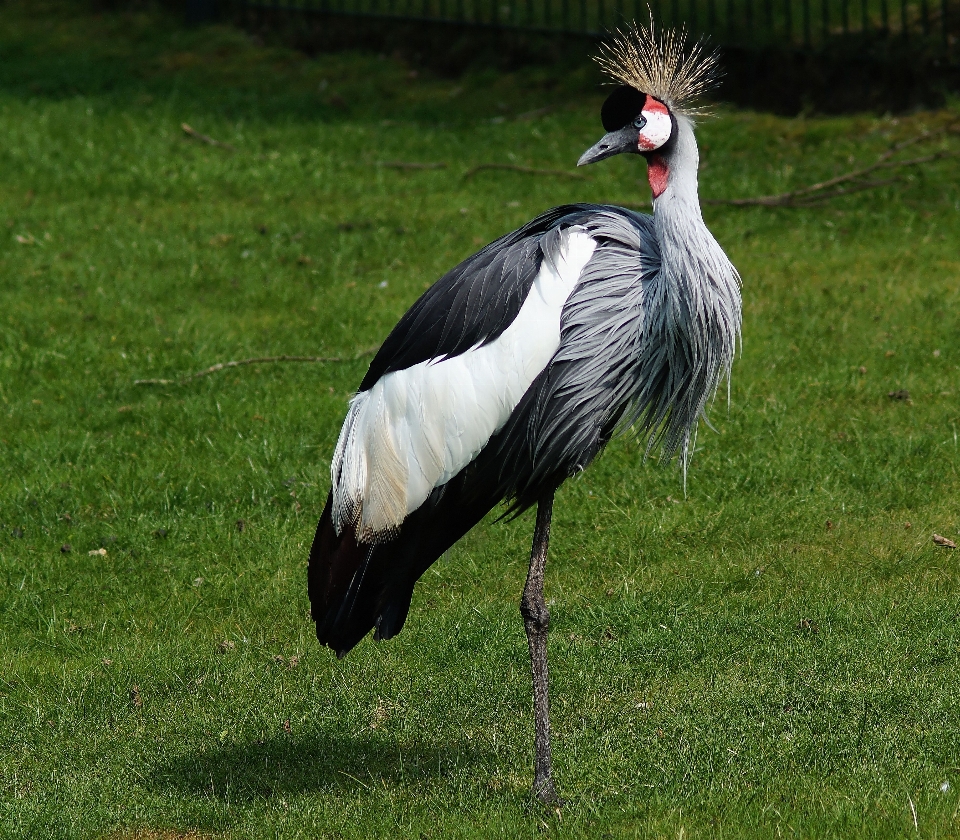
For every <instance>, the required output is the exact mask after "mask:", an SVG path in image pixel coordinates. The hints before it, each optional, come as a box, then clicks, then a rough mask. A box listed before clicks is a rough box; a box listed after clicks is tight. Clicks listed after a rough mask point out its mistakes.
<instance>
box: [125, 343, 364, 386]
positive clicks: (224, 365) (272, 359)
mask: <svg viewBox="0 0 960 840" xmlns="http://www.w3.org/2000/svg"><path fill="white" fill-rule="evenodd" d="M377 350H378V348H377V347H367V348H366V349H364V350H359V351H357V352H356V353H354V354H353V355H352V356H256V357H254V358H251V359H237V360H236V361H232V362H217V364H215V365H210V367H208V368H204V369H203V370H198V371H197V372H196V373H188V374H187V375H186V376H181V377H180V378H178V379H136V380H134V382H133V384H134V385H185V384H186V383H188V382H192V381H193V380H194V379H200V377H202V376H209V375H210V374H211V373H219V372H220V371H221V370H227V369H228V368H236V367H242V366H243V365H258V364H273V363H276V362H353V361H356V360H357V359H362V358H363V357H364V356H372V355H373V354H374V353H376V352H377Z"/></svg>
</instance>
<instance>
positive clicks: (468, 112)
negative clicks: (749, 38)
mask: <svg viewBox="0 0 960 840" xmlns="http://www.w3.org/2000/svg"><path fill="white" fill-rule="evenodd" d="M77 8H78V7H75V6H71V5H68V4H64V3H49V4H38V3H27V2H26V0H23V2H7V3H6V4H5V5H4V6H3V12H2V16H0V55H3V56H4V59H3V62H2V64H0V283H2V298H0V300H2V304H3V305H2V310H0V476H2V484H0V525H2V529H0V836H2V837H17V838H19V837H43V838H61V837H63V838H67V837H69V838H94V837H102V836H112V837H117V838H132V837H142V838H158V837H177V836H188V835H189V833H190V832H196V834H194V835H192V836H212V837H226V838H255V837H256V838H259V837H284V838H286V837H305V838H306V837H310V838H316V837H331V838H332V837H345V838H346V837H350V838H353V837H356V838H361V837H370V836H377V835H379V836H384V837H394V836H399V837H429V838H438V837H490V836H505V837H540V836H557V837H580V836H585V837H604V836H612V837H634V836H636V837H678V836H682V837H686V838H690V837H702V838H741V837H743V838H746V837H772V836H784V837H786V836H793V837H808V838H828V837H836V838H877V837H916V836H920V837H931V838H932V837H937V838H945V837H958V836H960V816H958V809H960V557H958V554H957V553H956V552H951V551H949V550H947V549H941V548H937V547H936V546H934V545H933V543H932V541H931V537H932V534H933V533H934V532H936V533H940V534H943V535H945V536H947V537H952V538H954V539H958V531H960V502H958V499H960V474H958V467H960V451H958V445H957V433H958V426H960V408H958V386H960V380H958V370H960V342H958V329H960V253H958V243H960V186H958V180H957V169H956V163H955V162H952V161H942V162H939V163H937V164H935V165H931V166H929V167H926V168H923V169H917V170H915V171H914V172H912V173H911V174H910V175H909V177H908V178H907V179H906V180H905V181H904V182H903V183H901V184H899V185H897V186H895V187H890V188H885V189H883V190H877V191H874V192H870V193H863V194H861V195H858V196H853V197H849V198H845V199H841V200H837V201H835V202H834V203H833V204H831V205H830V206H828V207H823V208H817V209H806V210H770V209H747V210H743V209H735V208H724V207H715V206H707V207H706V208H705V214H706V217H707V221H708V223H709V225H710V226H711V228H712V229H713V231H714V232H715V233H716V235H717V237H718V238H719V240H720V242H721V243H722V244H723V245H724V246H725V248H726V249H727V250H728V252H729V254H730V255H731V257H732V259H733V261H734V262H735V264H736V265H737V266H738V267H739V268H740V270H741V272H742V275H743V278H744V307H745V309H744V314H745V317H744V341H743V353H742V356H741V357H740V358H739V359H738V361H737V363H736V366H735V368H734V377H733V387H732V396H731V403H730V407H729V410H728V409H727V408H726V406H725V404H724V401H723V400H722V399H720V400H718V402H717V404H716V406H715V407H714V409H713V412H712V414H713V420H714V423H715V424H716V426H717V427H718V430H719V433H714V432H711V431H709V430H707V429H704V430H702V433H701V435H700V438H699V441H698V449H697V452H696V454H695V457H694V459H693V465H692V468H691V472H690V478H689V493H688V496H687V497H686V499H684V498H683V493H682V487H681V480H680V476H679V474H678V471H677V470H676V469H675V467H673V466H666V467H664V466H661V465H658V464H657V463H655V462H648V463H644V461H643V458H642V450H643V447H642V445H641V443H640V442H638V441H636V440H633V439H631V438H629V437H628V438H624V439H621V440H618V441H616V442H614V443H613V444H611V445H610V447H609V448H608V451H607V452H606V453H605V454H604V456H603V457H602V458H601V459H599V460H598V462H597V463H596V464H595V465H594V466H593V467H592V468H591V469H590V470H588V471H587V472H586V473H585V474H584V475H582V476H581V477H580V478H578V479H577V480H575V481H571V482H569V483H568V484H567V485H566V486H565V487H564V488H563V489H562V490H561V492H560V494H559V496H558V501H557V507H556V514H555V527H554V541H553V545H552V547H551V548H552V552H551V557H550V561H549V564H548V572H547V589H548V598H549V600H550V601H551V603H552V612H553V625H552V626H553V631H552V635H551V642H550V653H551V666H552V672H551V676H552V691H553V724H554V730H555V743H554V755H555V763H556V766H555V771H556V775H557V781H558V784H559V787H560V790H561V793H562V795H563V797H564V798H565V800H566V804H565V805H564V807H563V809H562V810H561V811H560V812H559V813H554V812H550V811H541V810H540V809H538V808H535V807H533V806H531V805H530V804H529V798H528V797H529V783H530V780H531V763H532V714H531V702H530V687H529V676H528V671H527V668H528V665H527V653H526V644H525V639H524V636H523V629H522V624H521V621H520V617H519V613H518V609H517V603H518V600H519V593H520V589H521V586H522V582H523V577H524V573H525V568H526V557H525V554H526V551H527V549H528V541H529V539H530V535H531V532H532V519H531V515H530V514H527V515H525V516H524V517H522V518H521V519H520V520H519V521H516V522H513V523H506V524H504V523H500V524H493V523H492V522H490V523H485V524H484V525H482V526H481V527H480V528H478V529H477V530H476V531H475V532H474V533H472V534H470V535H469V536H468V537H467V538H466V539H465V540H464V541H463V542H462V543H461V544H460V545H458V546H457V547H455V548H454V549H453V550H452V551H450V552H449V553H448V555H447V556H445V557H444V558H443V559H442V560H441V561H440V562H438V563H437V564H436V565H435V566H434V568H433V569H431V570H430V571H429V572H428V573H427V574H426V575H425V577H424V579H423V580H422V581H421V583H420V585H419V586H418V589H417V592H416V595H415V598H414V602H413V607H412V609H411V613H410V617H409V619H408V621H407V627H406V629H405V630H404V632H403V633H402V634H401V635H400V636H399V637H398V638H396V639H395V640H393V641H391V642H389V643H385V644H381V645H377V644H374V643H373V642H372V641H370V640H368V641H364V642H363V643H362V644H361V645H360V646H359V647H358V648H357V649H356V650H355V651H354V652H353V653H352V654H351V655H350V656H349V657H347V658H346V659H345V660H343V661H341V662H338V661H337V660H336V659H335V658H334V657H333V656H332V655H331V654H330V651H328V650H326V649H320V648H319V646H318V645H317V644H316V642H315V641H314V639H313V629H312V625H311V624H310V622H309V620H308V618H307V610H308V604H307V600H306V591H305V589H306V587H305V560H306V555H307V550H308V547H309V543H310V540H311V538H312V536H313V528H314V526H315V523H316V519H317V516H318V514H319V512H320V507H321V504H322V501H323V498H324V496H325V494H326V492H327V486H328V483H327V482H328V478H327V476H328V467H329V461H328V459H329V456H330V454H331V450H332V447H333V444H334V442H335V440H336V436H337V433H338V431H339V425H340V422H341V420H342V417H343V415H344V412H345V408H346V401H347V399H348V397H349V395H350V394H351V392H352V389H354V388H355V387H356V385H357V383H358V382H359V380H360V378H361V376H362V375H363V371H364V365H365V360H364V359H359V360H355V361H348V362H346V363H343V364H332V365H292V364H291V365H264V366H260V367H248V368H242V369H238V370H233V371H228V372H226V373H221V374H217V375H214V376H210V377H207V378H204V379H201V380H198V381H196V382H194V383H192V384H189V385H185V386H170V387H152V388H151V387H143V386H135V385H134V384H133V383H134V380H136V379H138V378H143V377H172V376H176V375H178V374H181V373H186V372H189V371H193V370H197V369H200V368H202V367H206V366H207V365H210V364H213V363H214V362H217V361H223V360H227V359H236V358H243V357H247V356H260V355H273V354H280V353H289V354H311V355H312V354H333V355H344V356H352V355H353V354H355V353H357V352H358V351H360V350H363V349H364V348H367V347H370V346H371V345H375V344H377V343H378V342H379V341H381V340H382V339H383V337H384V336H385V335H386V334H387V332H388V331H389V329H390V327H391V326H392V325H393V324H394V323H395V321H396V320H397V318H398V317H399V316H400V315H401V314H402V313H403V311H404V310H405V309H406V308H407V307H408V306H409V305H410V304H411V303H412V301H413V300H414V299H415V298H416V297H417V296H418V295H419V293H420V292H421V291H422V290H423V288H425V286H426V285H427V284H429V283H430V282H432V281H433V280H434V279H435V278H436V277H438V276H439V275H440V274H441V273H442V272H443V271H444V270H445V269H447V268H449V267H450V266H451V265H453V264H454V263H455V262H456V261H458V260H459V259H461V258H462V257H464V256H466V255H468V254H470V253H471V252H472V251H474V250H475V249H476V248H477V247H478V246H479V245H480V244H482V243H485V242H487V241H489V240H490V239H492V238H493V237H495V236H498V235H499V234H501V233H503V232H505V231H507V230H509V229H511V228H514V227H516V226H518V225H519V224H521V223H522V222H523V221H525V220H526V219H528V218H530V217H532V216H533V215H535V214H536V213H539V212H541V211H542V210H544V209H546V208H547V207H550V206H552V205H555V204H558V203H562V202H567V201H613V202H618V201H620V202H634V203H642V202H645V201H646V200H647V196H648V190H647V187H646V182H645V177H644V168H643V164H642V162H641V161H638V160H636V159H632V160H625V159H623V160H620V159H618V160H613V161H610V162H607V163H604V164H601V165H598V166H596V167H592V168H591V169H590V170H589V171H587V172H586V173H585V174H587V175H589V180H584V181H577V180H573V179H564V178H553V177H542V176H529V175H523V174H520V173H515V172H505V171H487V172H481V173H479V174H477V175H476V176H474V177H473V178H471V179H469V180H465V179H464V178H463V175H464V173H465V172H466V171H467V170H468V169H469V168H470V167H471V166H474V165H476V164H478V163H484V162H500V163H509V162H516V163H519V164H524V165H533V166H538V167H544V168H561V169H565V170H570V171H573V163H574V162H575V161H576V159H577V157H578V155H579V154H580V152H582V150H583V149H585V148H586V147H587V146H589V145H591V144H592V143H593V142H595V140H596V139H597V138H598V134H599V131H600V129H599V120H598V116H597V113H598V106H599V103H600V101H601V96H602V94H601V93H599V92H596V91H594V90H593V89H592V87H591V85H592V84H593V80H594V78H595V77H593V76H592V75H591V71H589V70H574V71H571V73H570V74H569V75H567V76H564V77H562V78H559V79H558V78H556V76H555V75H554V74H553V73H551V72H548V71H546V70H527V71H523V72H519V73H517V74H514V75H491V74H484V73H481V72H476V73H474V74H471V75H468V76H466V77H464V78H462V79H457V80H449V79H441V78H432V77H429V76H428V75H426V74H423V73H421V74H419V75H418V76H417V77H416V78H412V77H411V76H410V68H408V67H405V66H401V65H400V64H398V63H396V62H395V61H393V60H392V59H389V58H380V57H377V56H375V55H362V54H341V55H325V56H318V57H315V58H306V57H303V56H301V55H297V54H293V53H289V52H286V51H284V50H282V49H279V48H274V47H270V46H258V45H257V44H255V43H252V42H251V41H250V40H249V39H247V38H246V37H245V36H244V35H242V34H240V33H237V32H235V31H232V30H228V29H217V28H211V29H200V30H193V31H186V30H182V29H179V28H178V27H177V25H176V22H175V21H173V20H170V19H166V18H164V17H162V15H158V14H156V13H154V12H150V11H144V12H140V13H138V14H137V15H133V16H118V15H110V14H106V15H102V16H95V15H92V14H88V13H85V12H82V11H78V10H77ZM546 106H550V107H553V108H554V110H552V111H550V112H549V113H546V114H541V115H539V116H536V117H535V118H532V119H526V120H516V119H514V117H515V115H517V114H520V113H524V112H529V111H534V110H536V109H539V108H543V107H546ZM954 116H955V114H954ZM949 117H950V115H949V114H946V113H943V114H933V113H918V114H914V115H912V116H909V117H904V118H902V119H900V120H899V121H898V120H894V119H891V118H874V117H870V116H860V117H849V118H842V119H805V120H782V119H777V118H773V117H769V116H764V115H759V114H751V113H743V112H736V111H732V110H729V109H721V111H720V113H719V116H718V118H716V119H714V120H712V121H708V122H705V123H704V124H703V126H702V128H701V130H700V137H701V143H702V149H703V172H702V176H701V181H702V192H703V194H704V196H705V197H721V196H739V195H753V194H763V193H768V192H771V191H776V190H779V189H784V188H787V187H789V186H796V185H801V184H804V183H808V182H811V181H813V180H816V179H818V178H821V177H825V176H830V175H832V174H835V173H837V172H840V171H843V170H845V169H847V168H850V167H852V165H853V164H852V163H851V161H869V160H871V159H872V156H873V155H874V154H875V153H877V152H878V151H880V150H882V149H883V148H885V147H886V145H887V144H888V143H889V142H890V140H891V139H898V138H902V137H906V136H910V135H911V134H913V133H915V132H917V131H918V130H920V128H921V126H934V125H939V124H942V123H943V122H944V121H945V120H946V119H948V118H949ZM504 118H505V119H504ZM182 122H187V123H189V124H190V125H192V126H194V127H195V128H196V129H197V130H199V131H202V132H204V133H206V134H209V135H211V136H213V137H215V138H217V139H219V140H221V141H223V142H226V143H230V144H232V145H233V146H234V147H235V148H236V151H235V152H229V151H227V150H224V149H222V148H213V147H210V146H206V145H203V144H199V143H197V142H196V141H192V140H189V139H187V138H185V137H184V135H183V134H182V132H181V130H180V128H179V126H180V123H182ZM390 160H408V161H429V162H437V161H444V162H447V163H448V167H447V168H446V169H440V170H427V171H413V172H402V171H396V170H391V169H387V168H383V167H379V166H377V163H378V162H383V161H390ZM23 243H25V244H23ZM935 351H939V353H937V352H935ZM861 366H863V367H864V368H865V369H866V373H860V372H859V368H860V367H861ZM898 389H908V390H909V392H910V395H911V400H910V401H909V402H904V401H894V400H891V399H889V398H888V397H887V394H888V392H890V391H895V390H898ZM678 499H679V500H680V501H678ZM238 520H243V522H244V528H243V530H242V531H241V530H239V529H238V526H237V522H238ZM828 520H829V522H830V523H831V525H830V527H828V525H827V522H828ZM908 522H909V523H910V525H909V526H908V525H907V523H908ZM163 534H165V536H163ZM65 544H69V545H70V546H71V547H72V550H71V551H70V552H69V553H62V552H61V546H63V545H65ZM101 547H103V548H104V549H105V550H106V554H105V555H102V554H92V555H91V554H90V553H89V552H91V551H95V550H97V549H99V548H101ZM804 620H808V621H807V622H806V623H803V622H804ZM809 622H813V625H810V623H809ZM813 628H815V630H814V629H813ZM224 643H228V644H224ZM945 783H946V784H945ZM911 808H912V809H915V814H916V827H915V824H914V816H913V812H912V810H911ZM164 832H167V833H164Z"/></svg>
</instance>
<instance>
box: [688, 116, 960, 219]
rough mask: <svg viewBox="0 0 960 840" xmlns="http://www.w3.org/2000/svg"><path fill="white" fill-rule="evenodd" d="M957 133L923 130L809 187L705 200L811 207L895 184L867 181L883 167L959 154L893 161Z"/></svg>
mask: <svg viewBox="0 0 960 840" xmlns="http://www.w3.org/2000/svg"><path fill="white" fill-rule="evenodd" d="M958 132H960V123H951V124H950V125H946V126H943V127H942V128H939V129H937V130H936V131H930V132H924V133H923V134H918V135H917V136H916V137H910V138H908V139H907V140H901V141H900V142H899V143H894V144H893V145H892V146H891V147H890V148H889V149H887V150H886V151H885V152H884V153H883V154H881V155H880V157H879V158H877V161H876V162H875V163H872V164H870V165H869V166H863V167H861V168H860V169H854V170H853V171H852V172H846V173H844V174H843V175H837V176H836V177H835V178H829V179H828V180H826V181H820V182H819V183H816V184H811V185H810V186H809V187H801V188H800V189H796V190H789V191H787V192H783V193H779V194H778V195H761V196H757V197H756V198H709V199H705V200H704V204H729V205H732V206H734V207H757V206H759V207H809V206H811V205H814V204H819V203H820V202H822V201H828V200H829V199H831V198H838V197H839V196H841V195H850V194H851V193H855V192H861V191H863V190H872V189H875V188H877V187H883V186H886V185H888V184H894V183H897V179H896V178H885V179H882V180H874V181H869V180H864V178H865V176H866V175H870V174H872V173H874V172H879V171H881V170H889V169H903V168H904V167H907V166H919V165H921V164H924V163H933V162H934V161H936V160H943V159H944V158H951V157H957V156H958V155H960V151H956V150H950V151H940V152H934V153H932V154H929V155H923V156H921V157H916V158H909V159H907V160H890V158H892V157H893V156H894V155H896V154H897V153H898V152H902V151H903V150H904V149H906V148H909V147H910V146H915V145H916V144H917V143H925V142H927V141H928V140H934V139H936V138H937V137H942V136H943V135H945V134H956V133H958Z"/></svg>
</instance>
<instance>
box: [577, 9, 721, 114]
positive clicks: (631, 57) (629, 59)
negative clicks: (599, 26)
mask: <svg viewBox="0 0 960 840" xmlns="http://www.w3.org/2000/svg"><path fill="white" fill-rule="evenodd" d="M600 50H601V54H600V55H598V56H596V58H595V60H596V62H597V63H598V64H599V65H600V66H601V67H602V68H603V70H604V71H605V72H606V73H608V74H609V75H610V76H612V77H613V78H614V79H616V80H617V81H619V82H622V83H623V84H625V85H630V87H632V88H636V89H637V90H639V91H641V92H642V93H648V94H650V95H651V96H653V97H655V98H656V99H659V100H660V101H661V102H663V103H665V104H666V105H667V107H669V108H670V109H671V110H672V111H676V112H677V113H680V114H686V115H688V116H696V115H697V114H703V113H705V109H704V108H703V107H697V106H696V104H695V103H696V101H697V99H699V98H700V97H701V96H702V95H703V94H704V93H705V92H706V91H708V90H710V88H712V87H715V86H716V85H717V82H718V80H719V76H720V70H719V59H718V56H717V54H716V52H711V53H708V52H705V51H704V45H703V42H702V41H698V42H697V43H695V44H693V46H691V47H690V49H689V50H688V49H687V33H686V31H685V30H682V29H681V30H680V31H679V32H676V31H674V30H672V29H666V30H661V31H659V32H658V31H657V30H656V28H655V26H654V22H653V16H652V15H651V16H650V27H649V28H647V27H646V26H642V25H638V24H637V23H635V22H634V23H632V24H630V25H629V26H628V27H627V28H626V29H625V30H624V29H618V30H617V36H616V38H614V40H613V42H612V43H611V44H604V45H602V46H601V48H600Z"/></svg>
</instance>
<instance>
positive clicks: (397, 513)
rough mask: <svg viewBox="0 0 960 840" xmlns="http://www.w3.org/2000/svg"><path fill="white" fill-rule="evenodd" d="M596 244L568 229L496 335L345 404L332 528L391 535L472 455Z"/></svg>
mask: <svg viewBox="0 0 960 840" xmlns="http://www.w3.org/2000/svg"><path fill="white" fill-rule="evenodd" d="M596 245H597V243H596V242H595V240H594V239H593V238H592V237H591V236H589V235H588V234H587V233H586V232H585V231H584V230H583V228H579V227H571V228H567V229H566V230H564V231H563V232H562V234H561V240H560V247H559V249H558V254H557V257H556V261H555V262H551V261H550V260H549V259H544V261H543V264H542V265H541V268H540V271H539V273H538V274H537V277H536V279H535V280H534V282H533V285H532V286H531V288H530V292H529V294H528V295H527V299H526V300H525V301H524V303H523V306H522V307H521V308H520V312H519V314H518V315H517V317H516V320H514V322H513V323H512V324H511V325H510V326H509V327H507V329H506V330H505V331H504V332H503V333H502V334H501V335H500V337H499V338H497V339H496V340H495V341H492V342H490V343H489V344H486V345H484V346H477V347H473V348H471V349H470V350H468V351H466V352H465V353H462V354H461V355H459V356H453V357H450V358H442V359H431V360H428V361H426V362H421V363H420V364H417V365H414V366H412V367H410V368H406V369H405V370H398V371H395V372H393V373H388V374H387V375H385V376H383V377H381V378H380V379H379V380H378V381H377V382H376V384H375V385H374V386H373V387H372V388H370V389H369V390H368V391H361V392H360V393H358V394H357V395H356V396H355V397H354V398H353V399H352V400H351V402H350V410H349V412H348V414H347V418H346V420H344V423H343V428H342V430H341V431H340V439H339V440H338V441H337V448H336V451H335V452H334V455H333V462H332V463H331V465H330V477H331V480H332V483H333V522H334V527H335V528H336V530H337V533H340V532H342V530H343V529H344V528H345V527H346V526H348V525H352V526H353V527H354V529H355V533H356V535H357V539H358V540H360V541H362V542H368V543H369V542H376V541H378V540H383V539H387V538H389V537H390V536H391V535H392V534H393V533H395V532H396V530H397V529H398V528H399V527H400V525H401V523H402V522H403V520H404V519H405V518H406V517H407V516H408V515H409V514H410V513H412V512H413V511H415V510H416V509H417V508H418V507H420V505H422V504H423V503H424V502H425V501H426V500H427V497H428V496H429V495H430V493H431V492H432V491H433V488H434V487H438V486H440V485H441V484H445V483H446V482H448V481H449V480H450V479H451V478H453V477H454V476H455V475H456V474H457V473H458V472H460V470H462V469H463V468H464V467H465V466H467V464H469V463H470V462H471V461H472V460H473V459H474V458H476V457H477V455H478V454H479V452H480V450H481V449H483V447H484V446H486V444H487V441H489V440H490V438H491V437H492V436H493V434H494V433H495V432H497V431H498V430H499V429H500V428H502V427H503V425H504V424H505V423H506V422H507V419H508V418H509V417H510V414H511V412H512V411H513V409H514V408H516V406H517V403H519V402H520V398H521V397H522V396H523V395H524V393H525V392H526V390H527V389H528V388H529V387H530V385H531V383H532V382H533V380H534V379H536V378H537V376H538V375H539V374H540V372H541V371H542V370H543V369H544V368H545V367H546V366H547V363H548V362H549V361H550V359H551V358H552V357H553V354H554V353H556V351H557V348H558V347H559V346H560V313H561V312H562V310H563V305H564V303H566V300H567V298H568V297H569V296H570V292H572V291H573V288H574V286H575V285H576V284H577V281H578V280H579V278H580V274H581V272H582V271H583V268H584V266H585V265H586V264H587V262H588V261H589V259H590V257H591V256H592V255H593V251H594V249H595V248H596Z"/></svg>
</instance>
